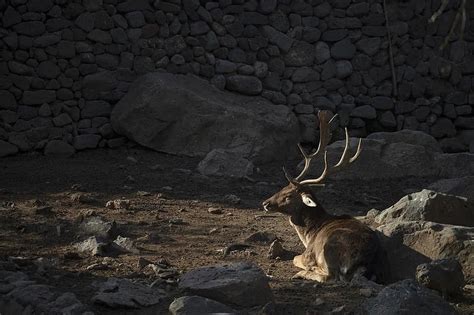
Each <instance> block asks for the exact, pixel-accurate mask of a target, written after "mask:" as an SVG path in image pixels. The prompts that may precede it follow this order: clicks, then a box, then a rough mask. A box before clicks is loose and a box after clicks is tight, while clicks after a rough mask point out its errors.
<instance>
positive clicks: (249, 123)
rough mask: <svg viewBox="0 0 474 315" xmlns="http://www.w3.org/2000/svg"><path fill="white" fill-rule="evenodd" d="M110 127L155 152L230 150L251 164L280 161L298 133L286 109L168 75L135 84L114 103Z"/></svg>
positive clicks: (155, 75)
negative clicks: (251, 162)
mask: <svg viewBox="0 0 474 315" xmlns="http://www.w3.org/2000/svg"><path fill="white" fill-rule="evenodd" d="M111 123H112V126H113V128H114V130H115V131H116V132H117V133H118V134H121V135H125V136H127V137H129V138H130V139H132V140H134V141H136V142H138V143H139V144H141V145H143V146H145V147H148V148H152V149H154V150H157V151H161V152H167V153H170V154H182V155H187V156H204V155H206V154H207V153H209V152H210V151H212V150H213V149H224V150H226V149H231V150H232V151H234V152H238V153H239V154H240V156H242V157H243V158H247V159H249V160H252V161H253V162H256V161H257V162H260V161H262V162H263V161H272V160H276V159H284V158H285V156H287V155H288V154H289V153H290V154H291V153H293V152H294V151H291V150H290V152H289V150H288V148H289V147H290V148H291V145H290V144H293V143H295V142H297V141H296V139H295V137H296V135H297V134H298V132H297V128H298V126H297V120H296V118H295V116H294V114H293V113H292V112H291V111H290V110H289V109H288V108H287V107H286V106H280V105H273V104H271V103H270V102H269V101H267V100H265V99H263V98H248V97H245V96H241V95H236V94H231V93H228V92H224V91H220V90H218V89H216V88H215V87H213V86H212V85H210V84H209V83H208V82H206V81H204V80H201V79H198V78H196V77H193V76H190V75H187V76H184V75H173V74H168V73H153V74H147V75H145V76H143V77H141V78H139V79H138V80H136V81H135V82H134V83H133V84H132V86H131V88H130V90H129V92H128V93H127V95H126V96H125V97H124V98H122V99H121V100H120V101H119V102H118V103H117V104H116V105H115V107H114V109H113V111H112V116H111Z"/></svg>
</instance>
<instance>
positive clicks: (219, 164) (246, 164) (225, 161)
mask: <svg viewBox="0 0 474 315" xmlns="http://www.w3.org/2000/svg"><path fill="white" fill-rule="evenodd" d="M253 167H254V166H253V163H252V162H250V161H249V160H247V159H246V158H244V157H242V156H241V155H240V153H238V152H233V151H230V150H223V149H214V150H212V151H211V152H209V154H207V155H206V157H205V158H204V159H203V160H202V161H201V162H199V164H198V168H197V169H198V171H199V173H201V174H202V175H206V176H231V177H237V178H242V177H247V176H251V175H252V174H253Z"/></svg>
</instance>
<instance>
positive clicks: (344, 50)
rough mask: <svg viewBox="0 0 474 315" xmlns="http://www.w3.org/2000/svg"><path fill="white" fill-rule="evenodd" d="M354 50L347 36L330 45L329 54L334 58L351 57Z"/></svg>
mask: <svg viewBox="0 0 474 315" xmlns="http://www.w3.org/2000/svg"><path fill="white" fill-rule="evenodd" d="M355 52H356V47H355V46H354V44H352V43H351V40H350V39H349V38H346V39H343V40H341V41H338V42H337V43H335V44H334V45H333V46H332V47H331V56H332V57H333V58H334V59H352V58H353V57H354V55H355Z"/></svg>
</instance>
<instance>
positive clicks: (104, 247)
mask: <svg viewBox="0 0 474 315" xmlns="http://www.w3.org/2000/svg"><path fill="white" fill-rule="evenodd" d="M74 248H75V249H76V250H77V251H78V252H79V253H83V254H87V255H90V256H108V255H109V254H110V253H112V250H113V249H112V248H111V246H110V244H109V242H107V241H105V240H104V239H101V238H99V237H96V236H91V237H89V238H87V239H85V240H84V241H82V242H78V243H76V244H74Z"/></svg>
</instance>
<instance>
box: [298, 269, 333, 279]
mask: <svg viewBox="0 0 474 315" xmlns="http://www.w3.org/2000/svg"><path fill="white" fill-rule="evenodd" d="M292 279H306V280H313V281H318V282H326V281H328V280H329V275H328V274H324V273H321V272H320V271H319V270H301V271H300V272H298V273H297V274H295V275H294V276H293V277H292Z"/></svg>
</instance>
